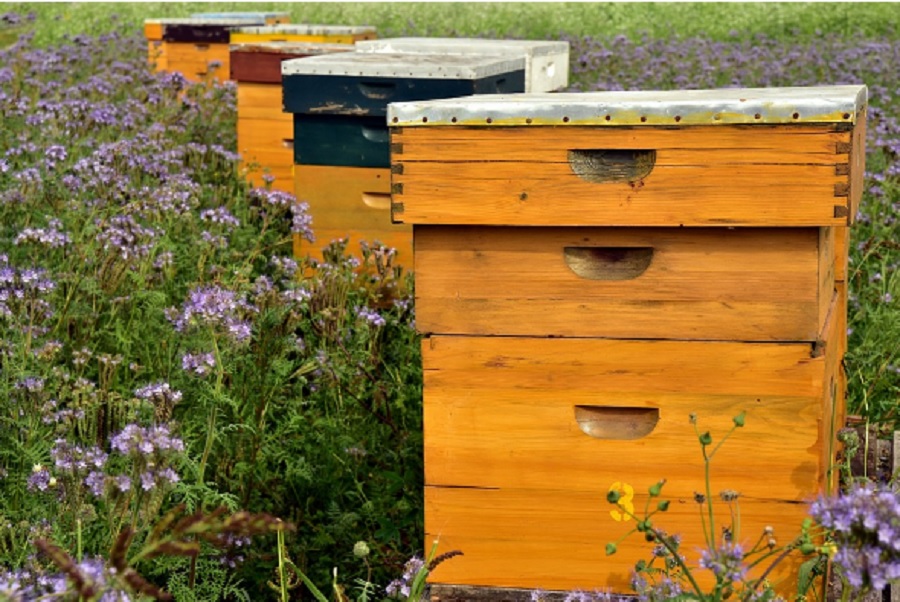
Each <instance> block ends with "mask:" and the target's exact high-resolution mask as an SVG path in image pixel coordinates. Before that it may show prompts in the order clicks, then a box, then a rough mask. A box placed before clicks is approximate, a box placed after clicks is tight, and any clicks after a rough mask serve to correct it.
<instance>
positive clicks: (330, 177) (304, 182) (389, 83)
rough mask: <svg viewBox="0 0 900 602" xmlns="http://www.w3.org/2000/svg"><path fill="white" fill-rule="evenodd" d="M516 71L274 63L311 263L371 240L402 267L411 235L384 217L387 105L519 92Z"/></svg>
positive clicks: (432, 60)
mask: <svg viewBox="0 0 900 602" xmlns="http://www.w3.org/2000/svg"><path fill="white" fill-rule="evenodd" d="M524 65H525V60H524V58H522V57H509V56H502V57H498V56H481V55H468V56H467V55H433V54H416V55H409V54H390V53H385V54H373V53H358V52H352V53H340V54H330V55H322V56H316V57H307V58H302V59H296V60H290V61H285V62H284V63H282V79H283V90H284V110H285V111H287V112H289V113H292V114H293V124H294V133H293V139H294V147H293V152H294V159H293V160H294V178H295V194H296V195H297V198H298V199H300V200H305V201H307V202H309V204H310V211H311V213H312V216H313V223H312V227H313V231H314V232H315V233H316V235H317V238H318V239H319V242H317V243H316V247H314V251H313V255H314V256H316V257H320V253H321V247H322V246H323V245H324V244H327V243H328V242H329V241H331V240H333V239H335V238H345V237H348V236H349V237H350V246H349V249H350V250H351V251H352V252H358V251H357V250H358V248H359V242H360V241H363V240H365V241H368V242H373V241H375V240H380V241H381V242H382V243H385V244H389V246H394V247H396V248H397V249H398V251H399V256H398V259H399V262H400V264H401V265H405V266H407V267H408V266H410V265H411V259H412V229H411V227H410V226H407V225H397V224H393V223H392V222H391V216H390V170H389V166H390V152H389V131H388V127H387V123H386V121H385V116H386V114H387V110H388V104H389V103H390V102H392V101H397V100H416V99H423V98H445V97H448V96H454V95H455V96H461V95H466V94H472V93H475V92H485V93H496V92H507V91H515V92H521V91H523V90H524V86H525V79H524V77H525V76H524ZM313 168H318V169H313ZM356 174H366V175H364V176H362V177H361V178H359V177H357V175H356ZM367 174H379V178H380V179H378V184H379V188H378V190H372V189H371V187H369V188H365V187H363V188H360V185H361V184H365V186H369V183H370V182H372V181H373V180H372V178H370V177H369V175H367ZM345 176H346V177H345ZM363 193H366V194H365V195H363ZM371 193H377V194H371ZM326 199H327V200H326ZM297 245H298V246H297V247H296V248H298V249H299V248H301V247H300V246H299V245H300V241H299V240H298V241H297Z"/></svg>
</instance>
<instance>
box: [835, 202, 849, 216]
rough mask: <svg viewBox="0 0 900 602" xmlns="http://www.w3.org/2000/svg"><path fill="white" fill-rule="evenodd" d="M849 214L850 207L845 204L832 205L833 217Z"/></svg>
mask: <svg viewBox="0 0 900 602" xmlns="http://www.w3.org/2000/svg"><path fill="white" fill-rule="evenodd" d="M848 215H850V209H849V208H848V207H847V206H846V205H835V206H834V217H847V216H848Z"/></svg>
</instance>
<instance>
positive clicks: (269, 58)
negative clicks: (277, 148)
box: [231, 42, 353, 111]
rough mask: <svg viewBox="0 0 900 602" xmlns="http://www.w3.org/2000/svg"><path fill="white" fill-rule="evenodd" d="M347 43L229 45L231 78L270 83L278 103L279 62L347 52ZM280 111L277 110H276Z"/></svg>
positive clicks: (279, 89)
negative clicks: (274, 90)
mask: <svg viewBox="0 0 900 602" xmlns="http://www.w3.org/2000/svg"><path fill="white" fill-rule="evenodd" d="M351 50H353V46H351V45H350V44H313V43H286V44H277V43H274V42H272V43H265V44H260V43H257V44H250V43H247V44H237V45H232V46H231V79H232V80H233V81H237V82H252V83H258V84H273V85H276V86H278V97H279V98H278V101H279V105H280V104H281V63H282V61H286V60H290V59H296V58H303V57H305V56H317V55H320V54H324V53H328V52H349V51H351ZM280 110H281V109H280V108H279V111H280Z"/></svg>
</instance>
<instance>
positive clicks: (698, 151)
mask: <svg viewBox="0 0 900 602" xmlns="http://www.w3.org/2000/svg"><path fill="white" fill-rule="evenodd" d="M391 132H392V138H391V141H392V142H393V143H395V144H400V145H402V149H403V151H402V153H401V154H399V155H398V160H399V161H400V162H403V163H408V162H413V161H432V162H465V161H471V160H474V159H476V158H477V159H480V160H483V161H543V162H552V161H557V162H560V161H562V162H564V161H565V153H566V152H567V151H569V150H572V149H592V148H600V149H604V148H605V149H647V150H656V151H657V155H658V159H657V162H658V163H660V164H675V165H677V164H687V165H698V164H702V165H707V164H710V163H775V164H791V163H818V164H823V165H838V164H847V162H848V160H849V155H848V153H847V151H846V150H844V151H843V152H839V148H838V147H839V146H840V147H845V146H847V143H848V142H849V141H850V134H849V133H848V132H843V131H835V130H834V128H833V127H831V126H828V125H818V126H792V125H785V126H709V127H704V126H697V127H681V128H646V127H644V128H639V127H633V128H628V127H608V128H607V127H575V126H573V127H567V128H565V130H561V129H559V128H552V127H525V128H515V127H511V128H470V127H427V128H424V127H423V128H392V130H391ZM662 151H666V152H662ZM666 161H669V163H666Z"/></svg>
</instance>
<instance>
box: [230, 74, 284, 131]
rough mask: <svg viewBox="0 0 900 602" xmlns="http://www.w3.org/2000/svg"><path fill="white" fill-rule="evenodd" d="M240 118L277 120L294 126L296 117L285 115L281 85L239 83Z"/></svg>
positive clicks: (238, 102) (238, 105)
mask: <svg viewBox="0 0 900 602" xmlns="http://www.w3.org/2000/svg"><path fill="white" fill-rule="evenodd" d="M237 107H238V118H239V119H240V118H242V117H243V118H245V119H275V120H278V121H285V122H288V123H291V124H293V122H294V117H293V116H292V115H291V114H290V113H285V112H284V110H283V107H282V100H281V84H262V83H255V82H238V84H237Z"/></svg>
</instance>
